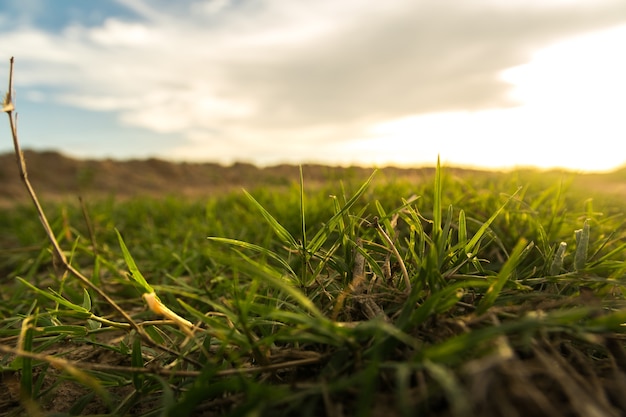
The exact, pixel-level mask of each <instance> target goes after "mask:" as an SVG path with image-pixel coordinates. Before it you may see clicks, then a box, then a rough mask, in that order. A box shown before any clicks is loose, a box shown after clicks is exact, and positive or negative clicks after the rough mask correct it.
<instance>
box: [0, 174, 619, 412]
mask: <svg viewBox="0 0 626 417" xmlns="http://www.w3.org/2000/svg"><path fill="white" fill-rule="evenodd" d="M570 182H571V177H569V176H568V175H567V174H559V173H550V174H549V175H548V174H545V173H538V172H533V171H517V172H512V173H508V174H481V175H466V176H463V175H457V174H448V173H447V171H446V170H445V169H444V170H441V169H439V170H437V172H436V173H435V174H433V176H432V178H429V179H427V180H424V181H419V182H410V181H407V180H394V179H393V178H389V177H387V178H380V177H377V176H376V175H373V177H372V178H370V179H367V178H355V177H351V178H350V180H349V181H345V182H342V181H341V180H337V181H332V182H329V183H327V184H323V185H319V184H316V185H315V186H314V187H307V184H306V183H305V184H304V186H303V187H302V184H300V183H294V184H291V185H290V186H287V187H285V186H284V184H281V187H257V188H254V189H250V190H248V192H235V193H223V194H219V195H215V196H213V197H210V198H204V199H199V198H198V199H181V198H176V197H164V198H160V199H159V198H151V199H148V198H143V199H131V200H124V201H116V200H115V199H114V198H109V199H99V200H93V201H85V203H84V205H83V206H81V205H80V204H78V203H65V204H61V203H55V204H51V205H48V206H47V207H46V211H47V213H48V217H49V219H50V220H51V223H52V228H53V229H54V231H55V234H56V236H57V238H58V240H59V242H60V244H61V246H62V247H63V248H64V250H65V251H66V255H67V257H68V258H69V259H70V260H71V264H72V265H73V266H75V267H76V268H77V269H79V270H80V271H82V272H83V273H84V274H85V275H86V276H88V277H89V279H90V280H91V281H92V282H93V283H95V284H97V285H98V286H99V287H100V288H101V289H103V290H104V291H105V292H106V293H107V294H108V295H109V296H110V297H111V298H113V299H114V300H115V301H116V302H117V303H118V304H119V305H120V306H121V307H122V308H123V309H124V310H125V311H126V312H127V313H128V314H129V315H130V316H131V317H132V318H133V320H134V321H135V322H136V323H138V324H139V325H140V326H141V327H142V328H143V329H144V330H145V331H146V333H148V334H149V335H150V338H151V340H152V343H149V344H146V343H145V340H143V339H142V338H140V337H138V335H137V334H136V332H135V331H134V330H132V327H130V326H128V324H127V323H125V322H124V320H123V319H122V318H121V317H118V316H117V315H116V314H115V313H114V311H113V310H112V309H111V307H110V305H109V304H107V303H105V302H103V300H101V299H99V298H98V296H97V294H94V293H93V292H92V291H90V290H88V289H85V288H83V287H82V286H81V285H79V283H78V282H77V281H75V280H74V279H73V277H72V276H70V275H68V274H67V272H66V271H63V270H62V269H59V268H55V266H54V265H55V263H54V260H53V259H52V255H51V253H52V252H51V250H50V245H49V242H47V241H46V237H45V234H44V232H43V231H42V230H40V225H39V222H38V219H37V215H36V213H35V212H34V211H33V210H32V209H31V208H30V207H28V206H23V207H22V206H20V207H11V208H3V209H2V213H1V216H0V231H1V234H0V256H1V257H0V272H1V275H0V291H1V292H0V296H1V304H0V348H2V352H1V353H0V372H1V375H2V382H1V384H2V388H3V389H2V390H1V391H2V394H0V410H5V411H0V415H48V414H50V415H51V414H53V413H54V415H79V414H83V415H89V414H91V415H96V414H97V415H171V416H179V415H201V416H204V415H206V416H211V415H242V416H243V415H298V416H305V415H311V416H318V415H329V416H343V415H348V416H349V415H383V414H384V415H406V416H409V415H411V416H412V415H415V413H416V412H423V413H429V414H430V415H442V416H443V415H445V416H448V415H454V416H472V415H481V416H497V415H516V413H517V415H552V416H553V415H580V416H589V415H598V416H600V415H606V416H613V415H616V416H617V415H621V414H622V413H624V412H625V410H626V404H625V400H624V398H623V392H626V391H625V390H626V379H625V378H626V375H625V374H624V372H625V371H626V353H625V352H624V342H623V341H624V331H625V327H624V326H623V324H624V323H626V311H624V310H623V306H624V290H625V288H624V282H625V281H624V279H625V274H626V263H625V262H624V260H625V255H624V249H625V245H626V241H625V237H626V230H624V227H623V222H624V217H623V199H622V198H621V197H619V196H616V195H609V194H601V193H600V194H598V193H596V192H592V190H591V189H585V188H581V187H571V186H570ZM591 195H594V198H593V199H591V198H590V196H591ZM116 229H117V230H119V232H120V234H121V236H122V237H123V244H121V242H120V241H119V240H118V236H117V234H116ZM124 246H125V247H126V248H128V251H127V252H126V253H124V251H123V250H122V248H123V247H124ZM135 266H136V268H137V269H135ZM129 272H132V273H129ZM142 277H143V278H145V280H146V281H147V284H148V286H149V287H151V289H154V291H155V292H156V294H157V295H158V297H159V298H160V300H161V301H162V302H163V304H164V305H165V306H167V307H169V308H170V309H171V310H173V311H174V312H176V313H177V314H178V315H180V316H181V317H184V318H185V319H187V320H189V321H191V322H193V323H194V325H195V327H194V328H193V329H191V330H189V329H187V328H185V327H184V326H180V325H178V324H177V323H176V322H172V321H170V320H166V319H163V317H159V316H157V315H155V312H153V311H151V310H149V309H147V308H146V307H145V304H144V301H143V300H142V294H143V293H145V292H146V291H148V287H147V286H146V285H145V283H143V281H142ZM511 413H513V414H511Z"/></svg>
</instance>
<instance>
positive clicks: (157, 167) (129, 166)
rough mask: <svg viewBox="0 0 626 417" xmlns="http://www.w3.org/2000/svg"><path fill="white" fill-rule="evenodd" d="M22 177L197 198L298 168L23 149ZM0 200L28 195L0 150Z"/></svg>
mask: <svg viewBox="0 0 626 417" xmlns="http://www.w3.org/2000/svg"><path fill="white" fill-rule="evenodd" d="M24 156H25V158H26V164H27V169H28V177H29V179H30V181H31V182H32V184H33V186H34V187H35V190H36V191H37V193H38V194H39V195H40V196H47V197H55V198H56V197H59V198H63V197H72V196H78V195H92V196H93V195H96V196H117V197H131V196H142V195H145V196H165V195H184V196H202V195H210V194H211V193H216V192H224V191H229V190H234V189H239V188H242V187H243V188H254V187H258V186H265V185H272V186H281V185H282V186H288V185H290V184H292V183H293V182H297V181H299V175H300V174H299V167H298V166H296V165H277V166H272V167H266V168H259V167H256V166H254V165H252V164H247V163H236V164H233V165H230V166H223V165H220V164H216V163H187V162H181V163H173V162H167V161H163V160H159V159H154V158H151V159H144V160H126V161H121V160H112V159H102V160H80V159H74V158H70V157H67V156H64V155H62V154H60V153H58V152H52V151H45V152H35V151H25V152H24ZM373 170H374V168H364V167H347V168H346V167H331V166H324V165H304V166H303V172H304V178H305V182H306V183H307V184H309V185H313V184H316V183H321V182H328V181H339V180H342V179H351V180H365V179H366V178H367V177H369V175H371V173H372V172H373ZM381 171H383V172H381V175H382V176H391V177H406V178H415V179H424V178H426V177H430V176H432V173H433V172H434V170H433V168H416V169H400V168H391V167H390V168H384V169H382V170H381ZM0 181H1V182H2V187H0V202H2V203H4V204H5V205H6V204H7V203H10V202H16V201H22V200H26V199H27V198H28V195H27V194H26V191H25V188H24V185H23V183H22V182H21V181H20V177H19V174H18V167H17V163H16V158H15V155H14V154H13V153H6V154H0Z"/></svg>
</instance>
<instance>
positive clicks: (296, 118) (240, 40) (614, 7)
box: [0, 0, 626, 152]
mask: <svg viewBox="0 0 626 417" xmlns="http://www.w3.org/2000/svg"><path fill="white" fill-rule="evenodd" d="M117 3H118V7H122V8H125V9H127V10H128V14H126V15H123V16H120V15H111V16H109V17H106V18H103V20H102V21H100V22H99V23H98V24H90V25H87V24H84V23H81V21H76V20H72V21H68V23H67V24H66V25H65V26H64V27H63V28H62V29H60V30H58V31H49V30H43V29H39V28H38V27H36V26H33V25H30V24H24V25H21V26H19V27H15V28H11V30H7V31H0V45H2V46H1V47H0V54H1V55H7V56H8V55H15V56H16V59H17V69H18V71H19V72H18V74H19V77H18V80H17V83H18V86H19V87H20V88H25V89H27V90H32V91H34V92H31V93H29V94H30V96H33V97H37V98H38V100H42V98H47V99H48V100H52V101H53V103H51V104H54V102H58V103H63V104H66V105H67V104H69V105H72V106H76V107H78V108H82V109H90V110H94V111H107V112H114V113H117V114H118V115H119V116H118V120H119V121H120V123H122V124H125V125H129V126H135V127H141V128H145V129H148V130H152V131H154V132H160V133H179V134H180V135H181V136H182V137H185V138H186V139H187V140H188V145H189V146H191V147H194V146H199V144H202V143H203V141H204V140H207V141H214V142H215V141H218V140H221V141H231V142H232V143H239V144H253V143H255V141H256V142H258V141H259V140H261V139H268V138H269V139H271V141H273V142H274V143H279V144H280V143H292V144H293V143H294V142H297V141H301V143H310V142H314V141H322V140H327V141H337V140H342V139H347V138H356V137H362V135H366V134H367V132H368V126H370V125H372V124H376V123H382V122H384V121H385V120H390V119H401V118H403V117H409V116H412V115H419V114H431V113H438V112H451V111H461V110H463V111H468V110H469V111H472V110H484V109H494V108H504V107H511V106H515V105H516V104H517V103H516V102H515V101H514V100H513V99H512V98H511V97H512V96H511V94H510V93H511V86H510V85H509V84H507V83H506V82H505V81H504V80H503V79H502V77H500V74H501V73H502V72H503V71H504V70H505V69H507V68H511V67H515V66H519V65H522V64H524V63H526V62H527V61H528V60H529V59H530V57H531V56H532V53H533V52H534V51H535V50H537V49H538V48H540V47H543V46H545V45H546V44H549V43H554V42H557V41H559V40H562V39H564V38H567V37H570V36H573V35H576V34H579V33H583V32H589V31H593V30H598V29H602V28H605V27H610V26H615V25H618V24H620V23H624V22H625V21H626V17H624V14H623V0H614V1H611V0H603V1H563V0H560V1H539V0H537V1H521V0H519V1H516V0H511V1H506V2H505V1H495V0H492V1H488V0H482V1H473V2H471V3H470V2H466V1H462V0H455V1H445V2H444V1H440V0H422V1H408V0H407V1H400V0H398V1H390V2H371V3H369V4H368V5H367V6H364V5H363V3H362V2H357V1H342V2H334V1H330V0H327V1H317V2H306V3H303V2H291V1H280V0H274V1H271V0H267V1H263V2H252V1H232V2H228V1H223V0H219V1H206V2H205V1H196V2H185V3H183V4H184V5H185V6H184V7H181V5H180V3H177V4H175V5H174V4H171V3H170V2H165V1H155V2H148V1H142V0H119V1H118V2H117ZM37 7H41V3H37ZM49 7H53V6H49ZM51 12H52V11H51ZM130 15H134V16H136V17H135V18H133V19H131V18H129V16H130ZM0 19H6V16H3V15H0ZM7 45H8V46H7ZM204 138H206V139H204ZM309 141H310V142H309ZM224 146H226V145H224ZM186 149H187V148H186ZM249 149H255V152H262V147H261V146H260V145H255V146H251V147H250V148H249ZM179 152H182V150H180V151H179ZM224 152H226V151H225V150H224ZM268 152H269V151H268ZM303 152H305V151H303Z"/></svg>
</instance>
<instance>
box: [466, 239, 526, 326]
mask: <svg viewBox="0 0 626 417" xmlns="http://www.w3.org/2000/svg"><path fill="white" fill-rule="evenodd" d="M532 244H533V243H532V242H530V243H529V244H527V243H526V240H525V239H521V240H520V241H519V242H517V245H515V248H514V249H513V252H512V253H511V256H510V257H509V259H507V261H506V262H505V263H504V265H503V266H502V269H501V270H500V272H498V275H497V276H496V279H495V281H494V282H493V283H492V284H491V286H490V287H489V289H488V290H487V292H486V293H485V296H484V297H483V299H482V301H481V302H480V304H479V305H478V308H477V309H476V314H478V315H480V314H484V313H485V312H486V311H487V310H488V309H489V308H491V306H493V304H494V303H495V301H496V299H497V298H498V296H499V295H500V292H501V291H502V288H504V284H506V282H507V281H508V279H509V277H510V276H511V274H512V273H513V271H514V270H515V267H516V266H517V265H518V263H519V262H520V261H521V260H522V258H523V256H522V254H523V253H524V252H526V251H528V250H529V248H530V247H531V245H532Z"/></svg>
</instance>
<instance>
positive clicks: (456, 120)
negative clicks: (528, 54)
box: [345, 26, 626, 171]
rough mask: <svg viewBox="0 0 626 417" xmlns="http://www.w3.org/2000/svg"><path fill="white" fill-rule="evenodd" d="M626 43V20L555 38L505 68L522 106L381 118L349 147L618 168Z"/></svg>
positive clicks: (408, 159) (501, 163) (369, 155)
mask: <svg viewBox="0 0 626 417" xmlns="http://www.w3.org/2000/svg"><path fill="white" fill-rule="evenodd" d="M624 44H626V26H621V27H619V28H615V29H612V30H607V31H603V32H598V33H593V34H589V35H586V36H581V37H577V38H575V39H571V40H567V41H563V42H560V43H558V44H554V45H552V46H550V47H548V48H545V49H543V50H541V51H539V52H537V53H536V54H534V56H533V58H532V60H531V61H530V62H529V63H528V64H525V65H522V66H519V67H515V68H511V69H509V70H507V71H505V72H504V73H503V74H502V78H503V79H504V80H505V81H506V82H508V83H510V84H512V85H513V89H512V91H511V97H512V98H514V99H515V101H517V102H519V103H520V105H519V106H518V107H514V108H508V109H494V110H486V111H478V112H454V113H440V114H432V115H424V116H412V117H407V118H404V119H400V120H394V121H391V122H387V123H381V124H378V125H376V126H375V127H374V128H372V129H371V131H370V132H369V133H370V136H369V137H368V138H365V139H363V140H362V141H360V142H359V143H358V144H357V143H356V142H354V143H352V144H346V148H347V149H346V150H345V151H346V152H351V153H350V154H351V155H353V157H356V156H355V153H358V154H360V156H361V157H362V158H363V159H364V160H367V162H370V163H376V164H379V165H384V164H389V163H394V164H402V165H404V164H411V163H415V162H416V161H417V162H419V163H428V162H429V161H433V160H434V159H433V158H436V155H437V154H440V155H441V156H442V158H443V159H444V160H448V161H449V162H450V163H451V164H457V165H466V166H481V167H489V168H504V167H511V166H535V167H540V168H551V167H562V168H569V169H576V170H584V171H603V170H609V169H613V168H616V167H618V166H621V165H623V164H624V162H625V155H626V141H624V137H626V123H624V118H623V114H622V113H623V109H624V108H625V107H626V80H625V78H624V76H623V74H626V56H625V55H624V54H620V53H618V51H620V50H621V48H622V47H623V45H624ZM399 150H401V151H400V152H399Z"/></svg>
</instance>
